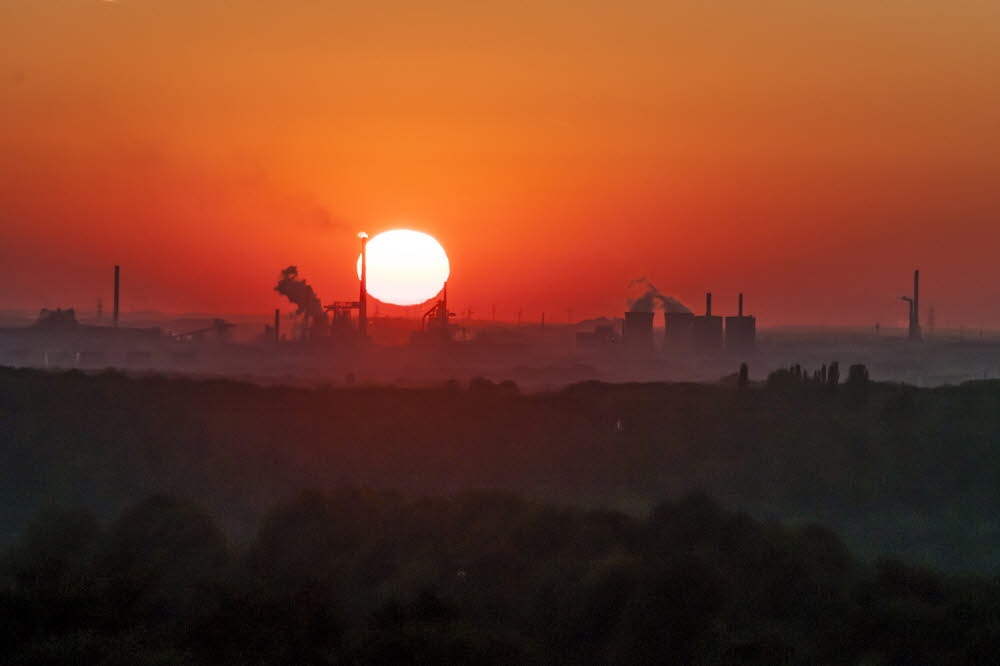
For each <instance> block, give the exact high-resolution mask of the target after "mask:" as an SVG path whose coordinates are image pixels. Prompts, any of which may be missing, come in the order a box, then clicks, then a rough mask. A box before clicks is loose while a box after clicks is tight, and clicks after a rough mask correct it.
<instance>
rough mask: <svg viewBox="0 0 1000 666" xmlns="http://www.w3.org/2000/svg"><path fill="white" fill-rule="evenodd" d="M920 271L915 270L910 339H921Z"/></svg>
mask: <svg viewBox="0 0 1000 666" xmlns="http://www.w3.org/2000/svg"><path fill="white" fill-rule="evenodd" d="M921 337H922V336H921V334H920V271H919V270H916V271H913V303H912V309H911V312H910V339H911V340H920V339H921Z"/></svg>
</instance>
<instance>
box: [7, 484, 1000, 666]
mask: <svg viewBox="0 0 1000 666" xmlns="http://www.w3.org/2000/svg"><path fill="white" fill-rule="evenodd" d="M73 515H78V514H71V513H68V512H52V511H49V512H46V513H44V514H41V515H40V516H39V518H38V519H37V520H36V521H34V522H33V523H32V527H31V528H30V529H29V530H26V531H25V533H24V534H23V535H22V537H21V538H20V539H19V540H18V542H16V543H15V544H14V545H13V546H12V547H11V548H10V549H9V551H8V552H7V554H6V556H5V557H4V559H3V562H4V565H3V567H2V568H0V583H2V587H0V590H2V593H0V614H2V615H0V620H2V622H0V627H4V629H5V631H7V632H8V633H7V635H6V636H5V638H7V640H5V641H4V642H3V643H2V644H0V661H2V662H3V663H11V664H64V663H74V664H123V665H124V664H163V665H164V666H172V665H175V664H192V665H194V664H227V665H228V664H233V665H236V664H307V665H309V664H315V665H318V664H357V665H361V664H393V665H396V664H469V665H473V664H477V665H481V664H529V665H530V664H581V665H591V664H593V665H595V666H596V665H598V664H602V665H603V664H629V665H632V664H665V663H669V664H719V663H732V664H737V663H738V664H775V663H786V664H816V663H830V664H855V663H880V664H881V663H888V664H895V663H988V661H989V657H990V656H991V655H993V654H994V653H993V652H991V650H994V649H995V648H996V647H997V645H998V642H1000V629H998V628H997V617H998V615H997V612H998V610H1000V586H998V585H997V583H996V582H995V581H987V580H985V579H975V578H963V579H955V578H948V577H945V576H942V575H941V574H937V573H933V572H930V571H927V570H924V569H919V568H914V567H911V566H908V565H906V564H903V563H901V562H898V561H895V560H883V561H880V562H878V563H877V564H875V565H874V566H870V565H865V564H863V563H860V562H858V561H856V560H855V559H854V558H853V557H852V556H851V555H850V554H849V553H848V552H847V550H846V549H845V547H844V546H843V544H841V542H840V541H839V539H837V537H835V536H834V535H833V534H832V533H831V532H829V531H828V530H826V529H824V528H821V527H818V526H803V527H796V528H785V527H781V526H779V525H777V524H774V523H766V524H765V523H759V522H757V521H754V520H753V519H751V518H750V517H748V516H747V515H746V514H740V513H732V512H729V511H726V510H724V509H722V508H721V507H720V506H718V505H717V504H715V503H714V502H713V501H711V500H710V499H708V498H707V497H705V496H704V495H698V494H696V495H688V496H685V497H682V498H680V499H679V500H677V501H674V502H665V503H661V504H660V505H658V506H657V507H656V508H655V509H654V510H653V511H652V512H651V513H650V515H649V517H648V518H645V519H640V518H630V517H628V516H626V515H625V514H621V513H615V512H608V511H594V510H584V509H572V508H566V507H558V506H552V505H545V504H539V503H537V502H529V501H525V500H521V499H517V498H515V497H512V496H509V495H502V494H495V493H463V494H458V495H452V496H447V497H427V498H422V499H407V498H404V497H402V496H401V495H399V494H395V493H373V492H367V491H356V490H347V489H344V490H340V491H337V492H334V493H329V494H321V493H317V492H309V493H305V494H301V495H300V496H298V497H297V498H296V499H293V500H291V501H289V502H287V503H284V504H282V505H280V506H278V507H276V508H275V509H273V510H272V511H270V512H269V513H268V515H267V517H266V518H265V519H264V521H263V523H262V525H261V529H260V531H259V532H258V536H257V537H256V538H254V539H253V540H251V541H250V542H249V543H247V544H245V545H244V546H241V547H238V548H233V547H231V546H228V545H227V544H226V543H225V542H224V541H223V540H222V539H221V537H220V534H219V531H218V529H217V528H215V526H214V525H213V524H212V521H211V520H210V519H208V518H207V517H206V515H205V512H204V511H202V510H201V509H199V508H198V507H197V506H195V505H192V504H191V503H189V502H184V501H179V500H176V499H172V498H170V497H167V496H162V495H159V496H155V497H153V498H150V499H149V500H146V501H144V502H142V503H140V504H139V505H137V506H136V507H134V508H130V509H128V510H126V511H125V512H124V514H123V515H122V516H121V517H120V518H118V519H117V520H115V521H114V522H113V523H112V524H111V525H110V526H109V527H108V529H106V530H102V529H99V527H98V526H97V525H95V524H94V523H93V521H92V520H91V519H83V518H82V516H80V517H81V520H80V521H79V522H80V525H81V527H74V524H73V523H72V522H71V521H69V520H68V519H69V517H70V516H73ZM61 528H65V536H63V537H60V536H59V534H58V533H59V532H60V531H62V529H61ZM31 554H35V555H37V564H36V565H31V564H29V563H28V561H27V560H26V559H25V558H26V557H29V556H30V555H31ZM29 571H33V572H34V573H30V574H29V573H27V572H29ZM43 571H44V572H46V575H47V580H45V581H43V583H44V584H39V580H40V572H43ZM55 581H61V582H60V583H58V584H56V583H55ZM64 595H65V596H66V597H68V598H70V599H71V600H72V604H74V606H75V607H76V608H77V612H75V613H72V614H69V615H66V614H62V615H58V614H53V613H48V612H39V611H40V610H42V609H44V607H45V605H47V604H51V603H52V602H53V601H56V602H58V601H59V600H60V599H62V598H63V596H64ZM12 627H16V628H17V629H18V631H16V632H15V631H11V628H12ZM982 659H986V660H987V661H985V662H984V661H981V660H982Z"/></svg>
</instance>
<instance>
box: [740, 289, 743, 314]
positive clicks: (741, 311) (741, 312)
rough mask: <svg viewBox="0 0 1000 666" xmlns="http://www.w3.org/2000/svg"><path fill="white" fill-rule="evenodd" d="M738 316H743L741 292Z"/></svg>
mask: <svg viewBox="0 0 1000 666" xmlns="http://www.w3.org/2000/svg"><path fill="white" fill-rule="evenodd" d="M739 316H740V317H742V316H743V294H742V292H741V293H740V307H739Z"/></svg>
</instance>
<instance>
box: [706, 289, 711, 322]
mask: <svg viewBox="0 0 1000 666" xmlns="http://www.w3.org/2000/svg"><path fill="white" fill-rule="evenodd" d="M705 316H706V317H711V316H712V292H708V293H706V294H705Z"/></svg>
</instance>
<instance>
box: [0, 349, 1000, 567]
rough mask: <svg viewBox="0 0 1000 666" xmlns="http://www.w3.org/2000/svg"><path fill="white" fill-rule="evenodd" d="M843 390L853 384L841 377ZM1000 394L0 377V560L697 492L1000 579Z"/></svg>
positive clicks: (625, 503) (782, 378)
mask: <svg viewBox="0 0 1000 666" xmlns="http://www.w3.org/2000/svg"><path fill="white" fill-rule="evenodd" d="M845 374H847V373H845ZM998 447H1000V382H989V381H983V382H972V383H967V384H963V385H960V386H947V387H940V388H933V389H927V388H914V387H912V386H906V385H899V384H884V383H876V382H867V381H862V382H848V381H843V382H840V383H834V384H832V383H830V381H829V378H828V379H827V381H816V380H814V379H813V378H812V377H810V376H809V375H808V373H805V372H803V371H801V369H796V368H792V369H791V370H789V371H782V372H779V373H775V375H773V376H772V377H771V378H770V379H769V381H767V382H760V383H749V384H747V385H745V386H742V387H740V386H739V385H738V384H737V382H735V381H734V382H729V383H720V384H711V385H710V384H669V383H662V384H601V383H584V384H577V385H573V386H570V387H567V388H565V389H563V390H560V391H556V392H549V393H537V394H526V393H521V392H519V391H518V388H517V386H515V385H514V384H512V383H509V382H506V383H500V384H495V383H492V382H490V381H487V380H475V381H473V382H471V383H470V384H469V385H467V386H459V385H458V384H456V383H451V384H449V385H446V386H441V387H437V388H425V389H413V388H407V389H404V388H394V387H387V386H383V387H375V386H355V387H327V388H316V389H305V388H291V387H287V386H260V385H256V384H252V383H245V382H239V381H235V380H227V379H200V380H199V379H190V378H176V377H164V376H156V375H151V376H144V377H131V376H126V375H124V374H120V373H117V372H114V371H106V372H100V373H96V374H84V373H81V372H78V371H70V372H65V373H47V372H43V371H38V370H28V369H0V546H2V545H5V544H9V543H11V542H12V540H13V539H15V538H16V537H17V536H18V535H19V534H20V533H21V532H22V531H23V529H24V527H25V525H27V524H28V521H29V520H31V518H32V517H33V516H34V515H36V514H37V512H38V511H39V510H41V509H43V508H45V507H49V506H56V507H70V508H74V509H81V510H85V511H88V512H90V513H92V514H93V515H94V516H95V517H97V518H98V519H100V520H102V521H107V520H111V519H113V518H114V517H115V516H117V515H118V514H119V513H120V512H121V511H122V510H123V509H124V508H125V507H126V506H129V505H132V504H135V503H136V502H139V501H141V500H142V499H144V498H146V497H149V496H150V495H152V494H168V495H172V496H176V497H182V498H185V499H189V500H191V501H194V502H197V503H198V504H199V505H200V506H202V507H204V509H205V510H206V511H207V512H208V514H209V515H210V516H212V518H213V520H215V521H216V522H217V524H218V525H219V527H220V529H221V530H223V532H224V533H225V534H226V535H227V537H228V538H230V539H233V540H234V541H235V542H237V543H243V542H246V541H247V540H249V539H250V538H251V537H253V535H254V534H255V530H256V528H257V525H258V524H259V521H260V519H261V516H262V515H263V514H264V512H266V511H267V510H268V509H269V508H270V507H272V506H274V505H276V504H278V503H280V502H282V501H285V500H287V499H288V498H290V497H293V496H295V495H297V494H298V493H300V492H302V491H303V490H307V489H316V490H320V491H327V490H331V489H337V488H351V487H353V488H369V489H374V490H393V491H397V492H400V493H403V494H405V495H407V496H410V497H414V496H422V495H449V494H453V493H456V492H463V491H469V490H487V491H499V492H509V493H514V494H517V495H518V496H521V497H524V498H526V499H529V500H534V501H542V502H549V503H555V504H559V505H568V506H577V507H584V508H600V509H613V510H618V511H622V512H624V513H626V514H628V515H631V516H635V517H643V516H645V515H647V514H648V512H649V511H650V510H651V509H652V508H653V507H654V506H656V505H657V504H659V503H661V502H663V501H667V500H673V499H677V498H679V497H681V496H683V495H685V494H688V493H690V492H701V493H704V494H706V495H707V496H709V497H711V498H712V499H713V501H716V502H718V503H719V504H720V505H721V506H722V507H724V508H726V509H730V510H736V511H741V512H745V513H747V514H749V515H750V516H752V517H754V518H756V519H760V520H779V521H782V522H784V523H786V524H789V525H797V524H806V523H818V524H822V525H824V526H825V527H827V528H829V529H831V530H833V531H834V532H835V533H836V534H838V536H840V537H841V538H842V539H843V540H844V541H845V543H846V544H847V545H848V547H849V548H850V549H851V551H852V552H853V553H855V554H856V555H857V556H858V557H860V558H861V559H863V560H865V561H869V562H870V561H874V559H876V558H878V557H882V556H888V557H897V558H901V559H903V560H905V561H908V562H913V563H914V564H918V565H921V566H930V567H933V568H938V569H942V570H944V571H947V572H951V573H972V574H981V575H996V574H997V573H998V572H1000V550H998V549H997V548H996V544H997V543H1000V511H998V509H1000V451H998Z"/></svg>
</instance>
